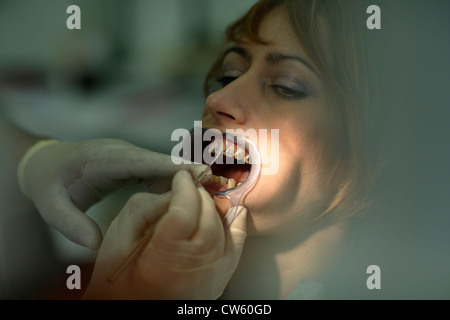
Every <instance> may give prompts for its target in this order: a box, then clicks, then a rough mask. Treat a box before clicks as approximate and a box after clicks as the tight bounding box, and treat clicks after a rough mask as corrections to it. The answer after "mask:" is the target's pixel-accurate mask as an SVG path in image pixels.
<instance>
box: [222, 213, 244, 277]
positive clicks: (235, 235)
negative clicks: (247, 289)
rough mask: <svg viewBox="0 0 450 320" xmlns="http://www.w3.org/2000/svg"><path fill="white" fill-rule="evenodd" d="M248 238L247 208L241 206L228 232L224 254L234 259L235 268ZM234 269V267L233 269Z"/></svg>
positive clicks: (231, 259)
mask: <svg viewBox="0 0 450 320" xmlns="http://www.w3.org/2000/svg"><path fill="white" fill-rule="evenodd" d="M246 238H247V208H245V207H242V206H239V208H238V214H237V217H236V218H235V219H234V221H233V223H232V224H231V226H230V228H229V229H228V231H227V232H226V245H225V254H224V256H225V257H226V259H228V260H229V261H233V262H234V265H233V267H234V268H235V267H236V266H237V264H238V262H239V258H240V256H241V253H242V249H243V248H244V243H245V239H246ZM233 270H234V269H233Z"/></svg>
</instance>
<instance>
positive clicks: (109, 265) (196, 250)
mask: <svg viewBox="0 0 450 320" xmlns="http://www.w3.org/2000/svg"><path fill="white" fill-rule="evenodd" d="M172 186H173V188H172V191H171V192H169V193H166V194H164V195H155V194H146V193H140V194H136V195H134V196H132V197H131V198H130V200H129V201H128V202H127V203H126V204H125V206H124V207H123V209H122V211H121V212H120V213H119V215H118V216H117V217H116V219H115V220H114V221H113V222H112V224H111V226H110V227H109V229H108V231H107V233H106V235H105V239H104V241H103V243H102V245H101V247H100V250H99V253H98V256H97V259H96V262H95V267H94V271H93V274H92V277H91V282H90V284H89V286H88V288H87V290H86V292H85V295H84V298H85V299H217V298H218V297H220V296H221V294H222V292H223V290H224V289H225V287H226V286H227V284H228V282H229V280H230V278H231V276H232V274H233V272H234V270H235V269H236V267H237V265H238V262H239V259H240V255H241V252H242V249H243V245H244V241H245V238H246V213H247V210H246V209H245V208H244V207H240V213H239V215H238V216H237V218H236V219H235V221H234V222H233V224H232V225H231V227H230V228H229V229H228V230H227V231H226V232H225V231H224V228H223V225H222V222H221V218H220V216H219V215H218V213H217V211H216V208H215V204H214V201H213V200H212V198H211V196H210V195H209V194H208V192H207V191H206V190H205V189H204V188H203V187H201V186H196V185H195V184H194V182H193V179H192V178H191V176H190V175H189V174H188V173H187V172H185V171H181V172H179V173H177V174H176V175H175V177H174V180H173V182H172ZM149 227H150V228H153V227H154V230H155V231H154V235H153V237H152V238H151V240H150V241H149V242H148V244H147V245H146V246H145V248H144V250H143V251H142V253H141V255H139V256H138V257H137V258H136V259H134V260H133V262H132V263H131V264H130V265H129V266H128V267H127V268H126V269H124V271H123V272H122V273H121V275H120V276H119V277H118V278H117V279H116V280H115V281H114V282H113V283H109V282H108V278H110V276H111V275H112V274H113V273H114V271H115V270H116V268H117V267H118V266H119V265H120V264H121V263H122V262H123V261H124V260H125V259H126V258H127V256H128V254H129V253H130V252H131V251H132V249H133V247H134V245H135V244H136V243H137V242H138V241H139V239H140V238H142V236H143V234H144V232H145V231H146V230H147V229H148V228H149Z"/></svg>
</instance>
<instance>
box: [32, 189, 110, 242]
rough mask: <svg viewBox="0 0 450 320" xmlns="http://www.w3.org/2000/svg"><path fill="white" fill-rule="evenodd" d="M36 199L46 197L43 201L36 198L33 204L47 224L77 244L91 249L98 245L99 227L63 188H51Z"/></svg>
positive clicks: (99, 240)
mask: <svg viewBox="0 0 450 320" xmlns="http://www.w3.org/2000/svg"><path fill="white" fill-rule="evenodd" d="M38 199H46V201H45V203H44V202H42V201H39V200H38V201H37V202H36V203H35V205H36V208H37V209H38V211H39V212H40V214H41V216H42V218H43V219H44V220H45V221H46V222H47V223H48V224H49V225H51V226H52V227H54V228H55V229H57V230H58V231H59V232H60V233H62V234H63V235H64V236H66V237H67V238H68V239H69V240H71V241H73V242H75V243H77V244H79V245H82V246H84V247H87V248H90V249H92V250H97V249H98V248H99V247H100V244H101V242H102V238H103V235H102V231H101V229H100V227H99V226H98V225H97V223H96V222H95V221H94V220H93V219H91V217H89V216H87V215H86V214H84V213H83V212H81V211H80V210H79V209H78V208H77V207H76V206H75V205H74V204H73V202H72V199H71V198H70V196H69V194H68V193H67V191H66V190H65V189H58V190H53V192H51V194H47V195H46V196H45V197H38Z"/></svg>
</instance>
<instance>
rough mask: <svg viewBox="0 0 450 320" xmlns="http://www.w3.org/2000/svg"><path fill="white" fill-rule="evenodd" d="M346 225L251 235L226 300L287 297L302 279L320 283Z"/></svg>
mask: <svg viewBox="0 0 450 320" xmlns="http://www.w3.org/2000/svg"><path fill="white" fill-rule="evenodd" d="M344 235H345V224H344V223H339V224H336V223H334V224H328V225H324V224H323V223H321V224H316V225H312V226H311V227H309V228H308V230H304V231H303V232H301V233H299V234H288V235H283V236H280V235H276V236H275V235H273V236H251V237H250V236H249V237H248V238H247V240H246V243H245V246H244V250H243V252H242V256H241V260H240V262H239V265H238V267H237V269H236V271H235V273H234V274H233V277H232V279H231V280H230V282H229V284H228V287H227V289H226V290H225V292H224V294H223V296H222V297H223V298H225V299H285V298H287V297H288V296H289V295H290V294H291V292H292V291H293V290H294V288H295V287H296V286H297V284H298V282H299V281H300V280H301V279H309V280H313V281H318V282H320V281H321V280H322V279H323V277H324V276H325V275H326V272H327V269H329V268H330V266H331V265H332V263H333V262H335V260H336V258H337V256H338V255H339V252H340V249H341V247H342V244H343V241H344V238H345V237H344Z"/></svg>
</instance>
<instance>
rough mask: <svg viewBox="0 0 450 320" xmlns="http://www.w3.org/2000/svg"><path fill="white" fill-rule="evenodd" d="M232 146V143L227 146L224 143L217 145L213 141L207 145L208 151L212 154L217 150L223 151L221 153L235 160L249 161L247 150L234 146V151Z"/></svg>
mask: <svg viewBox="0 0 450 320" xmlns="http://www.w3.org/2000/svg"><path fill="white" fill-rule="evenodd" d="M234 148H235V146H234V144H233V145H230V146H228V147H227V145H226V144H225V143H222V144H220V145H218V144H217V143H215V142H213V143H211V144H210V146H209V147H208V152H209V153H210V154H213V155H214V154H216V153H217V152H221V151H223V154H224V155H225V156H227V157H229V158H232V157H234V158H235V159H236V160H245V163H250V156H249V155H248V154H246V153H247V152H246V151H245V149H241V148H239V147H236V151H234Z"/></svg>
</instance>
